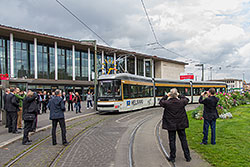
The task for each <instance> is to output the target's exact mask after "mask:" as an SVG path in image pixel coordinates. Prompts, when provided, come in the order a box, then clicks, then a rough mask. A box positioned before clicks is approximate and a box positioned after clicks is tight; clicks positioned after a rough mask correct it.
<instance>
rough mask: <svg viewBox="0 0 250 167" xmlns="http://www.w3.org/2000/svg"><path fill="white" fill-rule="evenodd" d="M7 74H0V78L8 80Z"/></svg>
mask: <svg viewBox="0 0 250 167" xmlns="http://www.w3.org/2000/svg"><path fill="white" fill-rule="evenodd" d="M9 79H10V78H9V74H0V80H9Z"/></svg>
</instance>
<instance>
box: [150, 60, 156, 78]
mask: <svg viewBox="0 0 250 167" xmlns="http://www.w3.org/2000/svg"><path fill="white" fill-rule="evenodd" d="M151 63H152V66H151V67H152V78H155V65H154V60H153V59H152V60H151Z"/></svg>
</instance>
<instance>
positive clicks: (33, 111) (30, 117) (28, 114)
mask: <svg viewBox="0 0 250 167" xmlns="http://www.w3.org/2000/svg"><path fill="white" fill-rule="evenodd" d="M36 97H37V94H36V93H34V92H32V91H29V92H28V94H27V96H26V97H25V98H24V100H23V120H24V132H23V142H22V144H23V145H30V144H31V140H29V138H28V135H29V132H31V131H32V130H33V129H32V125H33V122H34V120H35V119H36V115H37V113H38V104H37V101H36Z"/></svg>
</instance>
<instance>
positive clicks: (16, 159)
mask: <svg viewBox="0 0 250 167" xmlns="http://www.w3.org/2000/svg"><path fill="white" fill-rule="evenodd" d="M95 117H96V116H95ZM95 117H91V118H87V119H84V120H82V121H78V122H76V123H73V124H72V125H69V126H67V131H70V130H71V129H73V128H75V127H77V126H80V125H81V124H84V123H87V122H89V121H91V120H93V119H95ZM107 118H108V117H105V118H103V119H97V120H96V121H94V123H91V124H87V125H85V126H84V127H83V128H82V129H81V130H80V131H79V132H78V133H76V134H75V135H74V136H73V137H72V138H70V139H69V140H68V141H69V145H68V146H65V147H63V148H62V149H61V150H60V151H59V153H58V154H57V155H56V156H55V158H54V159H53V160H52V162H51V163H50V164H49V166H52V165H54V164H55V163H54V162H55V161H56V160H57V159H58V157H60V155H61V154H62V153H63V152H64V151H65V150H66V149H67V148H68V147H69V146H70V145H71V142H73V141H74V140H75V139H76V138H77V137H78V136H79V135H81V134H84V133H85V132H86V131H87V130H89V129H90V128H91V127H93V126H95V125H97V124H99V123H100V122H102V121H104V120H105V119H107ZM59 133H60V130H58V131H57V135H58V134H59ZM51 137H52V136H51V135H49V136H46V137H44V138H43V139H41V140H39V141H38V142H37V143H35V144H33V145H32V146H30V147H29V148H27V149H26V150H24V151H23V152H21V153H19V154H17V156H15V157H14V158H12V159H11V160H10V161H8V162H7V163H5V165H4V166H6V167H11V166H14V165H15V164H17V163H18V162H19V161H20V160H22V159H23V158H24V157H25V156H28V155H29V154H31V153H32V152H33V151H35V150H36V149H39V147H40V146H41V145H43V144H45V143H46V142H48V141H49V139H51Z"/></svg>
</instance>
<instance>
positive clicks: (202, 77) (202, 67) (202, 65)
mask: <svg viewBox="0 0 250 167" xmlns="http://www.w3.org/2000/svg"><path fill="white" fill-rule="evenodd" d="M195 66H200V67H201V70H202V74H201V81H204V64H196V65H195Z"/></svg>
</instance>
